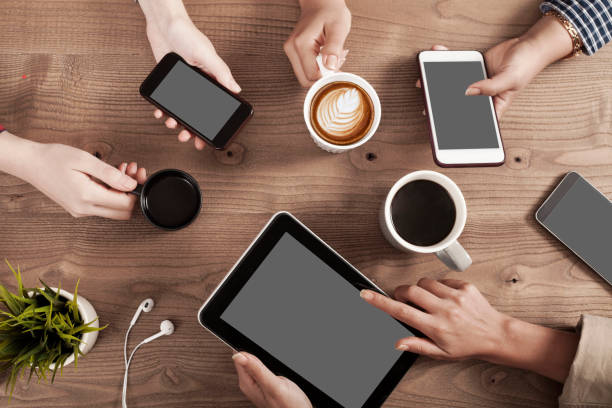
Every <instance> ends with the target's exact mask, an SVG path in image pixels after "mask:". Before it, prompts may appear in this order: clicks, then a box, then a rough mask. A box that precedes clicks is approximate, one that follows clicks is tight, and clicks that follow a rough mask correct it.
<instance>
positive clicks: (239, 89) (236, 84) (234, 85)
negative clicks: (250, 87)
mask: <svg viewBox="0 0 612 408" xmlns="http://www.w3.org/2000/svg"><path fill="white" fill-rule="evenodd" d="M232 84H233V88H234V90H235V91H236V93H239V92H240V91H242V88H241V87H240V85H238V82H236V80H235V79H232Z"/></svg>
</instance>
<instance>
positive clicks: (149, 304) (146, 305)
mask: <svg viewBox="0 0 612 408" xmlns="http://www.w3.org/2000/svg"><path fill="white" fill-rule="evenodd" d="M153 306H155V302H154V301H153V299H150V298H149V299H145V300H144V301H143V302H142V310H143V311H144V312H150V311H151V310H153Z"/></svg>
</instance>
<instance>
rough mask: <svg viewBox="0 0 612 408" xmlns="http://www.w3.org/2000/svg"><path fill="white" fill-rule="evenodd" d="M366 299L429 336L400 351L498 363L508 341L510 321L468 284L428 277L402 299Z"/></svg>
mask: <svg viewBox="0 0 612 408" xmlns="http://www.w3.org/2000/svg"><path fill="white" fill-rule="evenodd" d="M361 297H362V298H363V299H364V300H365V301H366V302H368V303H369V304H371V305H372V306H375V307H377V308H379V309H380V310H382V311H384V312H386V313H388V314H389V315H391V316H392V317H394V318H396V319H398V320H400V321H402V322H404V323H406V324H408V325H409V326H411V327H414V328H415V329H417V330H419V331H420V332H422V333H423V334H425V335H426V336H427V337H428V338H420V337H406V338H403V339H399V340H398V341H397V343H396V348H397V349H398V350H404V351H410V352H413V353H417V354H423V355H426V356H428V357H431V358H435V359H444V360H458V359H465V358H480V359H484V360H486V359H493V358H494V356H495V353H496V350H497V349H498V348H499V347H500V345H501V344H503V343H504V341H505V334H506V322H507V320H508V319H509V317H508V316H506V315H504V314H502V313H500V312H498V311H497V310H495V309H493V307H491V305H490V304H489V302H488V301H487V300H486V299H485V298H484V296H483V295H482V294H481V293H480V292H479V291H478V289H476V287H475V286H474V285H472V284H470V283H467V282H463V281H460V280H455V279H444V280H441V281H436V280H432V279H428V278H423V279H421V280H419V282H418V283H417V284H416V285H410V286H399V287H398V288H397V289H396V290H395V294H394V297H395V299H396V300H393V299H391V298H388V297H387V296H384V295H381V294H379V293H376V292H373V291H370V290H362V291H361ZM407 302H409V303H411V304H413V305H415V306H416V307H415V306H411V305H410V304H406V303H407ZM419 308H421V309H422V310H421V309H419Z"/></svg>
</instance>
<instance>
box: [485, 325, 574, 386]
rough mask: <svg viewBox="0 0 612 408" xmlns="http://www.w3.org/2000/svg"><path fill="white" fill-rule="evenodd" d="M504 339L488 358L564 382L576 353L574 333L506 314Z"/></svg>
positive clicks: (491, 360) (497, 362)
mask: <svg viewBox="0 0 612 408" xmlns="http://www.w3.org/2000/svg"><path fill="white" fill-rule="evenodd" d="M504 331H505V333H504V334H505V336H504V337H505V342H504V343H503V344H502V345H500V347H499V348H498V349H497V351H496V352H495V354H494V355H493V356H490V357H489V358H487V360H488V361H490V362H493V363H496V364H503V365H507V366H511V367H517V368H522V369H525V370H530V371H533V372H536V373H538V374H540V375H543V376H545V377H548V378H552V379H553V380H556V381H559V382H561V383H562V382H564V381H565V379H566V378H567V375H568V373H569V370H570V367H571V365H572V362H573V360H574V356H575V354H576V349H577V347H578V341H579V337H578V335H577V334H576V333H574V332H566V331H561V330H555V329H550V328H547V327H543V326H538V325H534V324H531V323H527V322H524V321H521V320H518V319H514V318H511V317H508V318H507V320H506V322H505V324H504Z"/></svg>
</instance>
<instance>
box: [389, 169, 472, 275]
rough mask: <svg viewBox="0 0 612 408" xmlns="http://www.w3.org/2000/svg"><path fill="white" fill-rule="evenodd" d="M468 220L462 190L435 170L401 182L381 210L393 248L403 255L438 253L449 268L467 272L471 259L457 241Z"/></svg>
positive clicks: (418, 173) (406, 178)
mask: <svg viewBox="0 0 612 408" xmlns="http://www.w3.org/2000/svg"><path fill="white" fill-rule="evenodd" d="M466 218H467V208H466V205H465V199H464V198H463V194H461V190H460V189H459V187H458V186H457V185H456V184H455V183H454V182H453V181H452V180H451V179H450V178H448V177H446V176H445V175H443V174H440V173H437V172H435V171H429V170H422V171H415V172H413V173H410V174H407V175H405V176H404V177H402V178H401V179H399V180H398V181H397V182H396V183H395V184H394V185H393V187H391V190H390V191H389V193H388V194H387V198H386V199H385V201H384V203H383V205H382V207H381V210H380V216H379V220H380V228H381V230H382V232H383V235H384V236H385V238H386V239H387V241H389V243H390V244H391V245H393V246H394V247H396V248H397V249H399V250H401V251H404V252H418V253H435V254H436V255H437V256H438V258H439V259H440V260H441V261H442V262H443V263H444V264H445V265H446V266H448V267H449V268H451V269H454V270H456V271H464V270H466V269H467V268H468V267H469V266H470V265H471V264H472V259H471V258H470V255H469V254H468V253H467V251H466V250H465V249H463V247H462V246H461V244H460V243H459V242H458V241H457V239H458V238H459V236H460V235H461V233H462V232H463V228H464V227H465V221H466Z"/></svg>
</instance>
